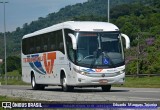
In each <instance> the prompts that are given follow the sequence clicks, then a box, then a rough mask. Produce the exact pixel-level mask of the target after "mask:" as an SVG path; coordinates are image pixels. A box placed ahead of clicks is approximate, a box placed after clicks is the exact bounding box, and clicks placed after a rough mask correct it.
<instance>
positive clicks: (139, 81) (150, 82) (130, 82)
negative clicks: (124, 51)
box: [115, 76, 160, 88]
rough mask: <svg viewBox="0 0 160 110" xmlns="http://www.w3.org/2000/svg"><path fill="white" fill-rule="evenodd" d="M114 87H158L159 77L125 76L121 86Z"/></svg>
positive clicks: (159, 85) (159, 83)
mask: <svg viewBox="0 0 160 110" xmlns="http://www.w3.org/2000/svg"><path fill="white" fill-rule="evenodd" d="M115 86H116V87H117V86H118V87H133V88H160V77H159V76H153V77H147V76H146V77H140V78H137V77H126V78H125V83H124V85H122V86H119V85H115Z"/></svg>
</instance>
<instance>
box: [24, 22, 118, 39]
mask: <svg viewBox="0 0 160 110" xmlns="http://www.w3.org/2000/svg"><path fill="white" fill-rule="evenodd" d="M60 29H71V30H73V31H83V32H85V31H89V32H97V31H119V29H118V27H117V26H115V25H114V24H111V23H108V22H95V21H67V22H63V23H59V24H56V25H53V26H50V27H47V28H44V29H41V30H39V31H35V32H33V33H30V34H27V35H25V36H24V37H23V38H27V37H32V36H36V35H40V34H44V33H48V32H52V31H56V30H60Z"/></svg>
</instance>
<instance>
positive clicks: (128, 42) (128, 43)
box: [121, 34, 130, 49]
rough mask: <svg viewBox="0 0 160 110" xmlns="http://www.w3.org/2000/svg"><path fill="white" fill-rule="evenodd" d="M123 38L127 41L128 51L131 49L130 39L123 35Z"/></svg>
mask: <svg viewBox="0 0 160 110" xmlns="http://www.w3.org/2000/svg"><path fill="white" fill-rule="evenodd" d="M121 36H122V37H123V38H124V39H125V41H126V49H129V48H130V39H129V37H128V36H127V35H125V34H121Z"/></svg>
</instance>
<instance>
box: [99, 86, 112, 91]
mask: <svg viewBox="0 0 160 110" xmlns="http://www.w3.org/2000/svg"><path fill="white" fill-rule="evenodd" d="M101 87H102V91H103V92H109V91H110V90H111V85H103V86H101Z"/></svg>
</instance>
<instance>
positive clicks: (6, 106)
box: [2, 102, 12, 109]
mask: <svg viewBox="0 0 160 110" xmlns="http://www.w3.org/2000/svg"><path fill="white" fill-rule="evenodd" d="M2 107H3V108H5V109H6V108H12V104H11V102H2Z"/></svg>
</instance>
